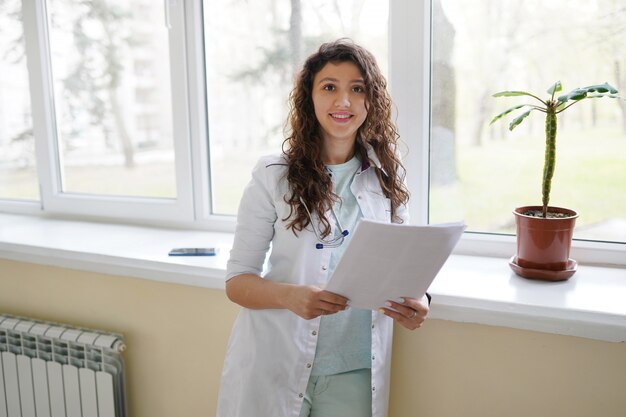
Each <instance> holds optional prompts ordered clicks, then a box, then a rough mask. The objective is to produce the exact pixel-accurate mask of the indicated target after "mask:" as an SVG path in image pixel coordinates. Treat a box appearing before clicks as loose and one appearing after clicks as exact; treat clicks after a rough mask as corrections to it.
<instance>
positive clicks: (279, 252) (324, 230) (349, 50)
mask: <svg viewBox="0 0 626 417" xmlns="http://www.w3.org/2000/svg"><path fill="white" fill-rule="evenodd" d="M290 101H291V110H290V114H289V125H290V131H289V132H288V137H287V139H286V140H285V143H284V149H283V153H282V155H279V156H270V157H264V158H261V160H260V161H259V162H258V164H257V165H256V167H255V168H254V170H253V173H252V180H251V182H250V183H249V184H248V186H247V188H246V190H245V192H244V195H243V198H242V200H241V203H240V208H239V213H238V217H237V228H236V232H235V242H234V244H233V249H232V251H231V254H230V259H229V261H228V267H227V283H226V293H227V295H228V297H229V298H230V299H231V300H232V301H233V302H235V303H237V304H239V305H241V306H242V307H244V308H243V309H242V310H241V312H240V314H239V316H238V317H237V320H236V322H235V324H234V327H233V332H232V335H231V339H230V342H229V346H228V353H227V356H226V360H225V364H224V371H223V376H222V383H221V388H220V397H219V402H218V413H217V414H218V416H219V417H233V416H242V417H244V416H245V417H251V416H260V417H282V416H290V417H297V416H302V417H306V416H313V417H314V416H324V417H332V416H342V417H349V416H355V417H356V416H358V417H364V416H374V417H381V416H386V415H387V403H388V396H389V367H390V359H391V358H390V354H391V338H392V329H393V321H394V320H395V322H397V323H398V324H400V325H402V326H404V327H406V328H409V329H416V328H418V327H420V325H421V324H422V322H423V321H424V319H425V317H426V315H427V314H428V299H427V298H426V296H424V297H423V298H422V299H419V300H418V299H414V298H410V297H405V298H403V299H399V300H390V301H389V302H388V303H387V306H386V307H383V308H381V309H380V310H379V311H369V310H360V309H350V308H349V300H347V299H346V298H345V297H342V296H341V295H339V294H334V293H331V292H328V291H325V290H323V288H324V286H325V284H326V282H327V280H328V278H329V277H330V275H331V274H332V271H333V270H334V268H335V266H336V265H337V262H338V261H339V259H340V258H341V255H342V254H343V251H344V250H345V248H346V246H347V244H348V242H349V240H350V238H351V235H350V232H351V231H353V230H354V227H355V226H356V224H357V222H358V220H359V219H360V218H366V219H374V220H379V221H386V222H398V223H402V222H405V221H407V220H408V212H407V207H406V203H407V201H408V192H407V190H406V188H405V186H404V183H403V180H404V168H403V167H402V165H401V163H400V161H399V158H398V156H397V155H398V154H397V150H396V142H397V138H398V134H397V132H396V129H395V127H394V124H393V122H392V120H391V100H390V98H389V95H388V92H387V90H386V81H385V79H384V77H383V76H382V74H381V73H380V70H379V68H378V66H377V64H376V61H375V59H374V57H373V56H372V55H371V54H370V53H369V52H368V51H366V50H365V49H363V48H362V47H360V46H358V45H356V44H354V43H353V42H351V41H349V40H345V39H344V40H338V41H336V42H331V43H326V44H323V45H322V46H321V47H320V48H319V50H318V51H317V52H316V53H314V54H313V55H311V56H310V57H309V58H308V59H307V60H306V62H305V63H304V67H303V68H302V70H301V71H300V73H299V74H298V77H297V80H296V85H295V87H294V89H293V91H292V93H291V96H290ZM270 246H271V253H270V257H269V261H268V264H267V268H266V271H265V272H264V271H263V264H264V260H265V256H266V254H267V252H268V251H270ZM381 307H382V306H381Z"/></svg>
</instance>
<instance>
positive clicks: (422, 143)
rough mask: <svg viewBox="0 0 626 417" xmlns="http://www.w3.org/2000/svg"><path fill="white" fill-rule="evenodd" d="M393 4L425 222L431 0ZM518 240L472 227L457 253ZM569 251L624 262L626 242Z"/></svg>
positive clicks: (412, 164)
mask: <svg viewBox="0 0 626 417" xmlns="http://www.w3.org/2000/svg"><path fill="white" fill-rule="evenodd" d="M390 7H391V10H390V23H389V28H390V36H389V42H390V45H389V50H390V63H391V64H390V77H389V78H390V80H389V84H390V91H391V95H392V97H393V100H394V103H395V105H396V107H397V109H398V114H397V125H398V130H399V132H400V136H401V138H402V139H403V141H404V142H405V143H406V145H407V146H408V148H409V149H408V152H407V153H406V154H405V155H404V162H405V166H406V167H407V184H408V187H409V191H410V193H411V203H410V208H409V210H410V215H411V223H413V224H422V225H423V224H427V223H428V210H429V202H428V200H429V187H430V184H429V164H430V160H429V159H430V158H429V149H430V144H429V142H430V111H431V109H430V98H431V93H430V70H431V49H430V48H431V33H432V28H431V22H432V19H431V13H432V12H431V1H430V0H427V1H411V0H400V1H397V0H394V1H390ZM511 210H512V209H511ZM511 215H512V214H511ZM516 245H517V243H516V239H515V236H512V235H501V234H490V233H474V232H469V233H464V234H463V237H462V239H461V241H460V242H459V244H458V245H457V247H456V249H455V253H457V254H464V255H475V256H493V257H510V256H512V255H513V254H515V252H516ZM571 256H572V258H574V259H576V260H577V261H579V262H585V263H590V264H602V265H616V266H622V267H623V266H624V265H626V244H621V243H609V242H597V241H585V240H574V241H573V242H572V250H571Z"/></svg>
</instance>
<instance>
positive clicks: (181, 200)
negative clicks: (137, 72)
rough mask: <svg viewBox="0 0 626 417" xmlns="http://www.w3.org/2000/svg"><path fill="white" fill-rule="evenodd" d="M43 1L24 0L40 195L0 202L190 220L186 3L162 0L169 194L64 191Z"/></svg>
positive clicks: (52, 210)
mask: <svg viewBox="0 0 626 417" xmlns="http://www.w3.org/2000/svg"><path fill="white" fill-rule="evenodd" d="M46 7H47V4H46V1H44V0H38V1H33V2H27V1H24V2H22V8H23V9H22V10H23V25H24V39H25V48H26V57H27V67H28V72H29V83H30V96H31V108H32V115H33V132H34V137H35V149H36V150H35V154H36V159H37V175H38V180H39V189H40V200H39V201H35V202H20V204H15V202H12V201H9V202H4V201H3V204H2V208H4V209H9V210H11V209H13V210H19V211H22V209H24V208H25V207H28V206H29V205H30V206H31V208H30V209H29V211H30V212H33V211H35V210H36V209H35V208H34V207H37V206H38V208H39V210H40V211H41V212H42V213H43V214H46V215H47V214H50V215H64V216H66V215H70V216H78V217H82V216H85V217H90V218H93V217H96V218H104V219H116V220H122V221H136V222H140V223H141V222H153V223H155V222H156V221H163V220H165V221H172V222H178V221H182V222H190V221H192V220H193V218H194V207H193V189H192V186H191V185H192V184H193V178H192V170H191V140H190V136H191V135H190V128H191V126H192V125H193V123H192V122H191V120H190V117H189V114H190V112H189V108H190V105H189V104H190V102H189V97H188V92H189V91H191V90H192V89H191V88H189V83H188V79H187V66H188V65H189V64H188V59H187V58H188V57H187V51H188V49H187V47H186V41H187V39H186V38H187V36H186V33H185V30H186V24H185V14H184V10H185V8H184V3H183V2H166V3H165V7H166V8H168V9H169V16H168V17H169V23H170V25H171V28H170V30H169V51H170V58H169V65H170V70H171V89H172V122H173V132H174V140H173V147H174V154H175V167H176V168H175V172H176V194H177V195H176V198H172V199H168V198H142V197H132V196H128V197H127V196H119V197H118V196H108V195H90V194H78V193H70V192H64V191H63V189H62V174H61V172H62V168H61V158H60V154H59V147H58V130H57V126H56V119H55V103H54V93H53V81H52V67H51V59H50V48H49V39H50V38H49V33H48V27H49V19H48V13H47V9H46ZM163 24H165V22H164V23H163ZM13 210H11V211H13Z"/></svg>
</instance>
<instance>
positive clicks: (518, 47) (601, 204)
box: [0, 0, 626, 259]
mask: <svg viewBox="0 0 626 417" xmlns="http://www.w3.org/2000/svg"><path fill="white" fill-rule="evenodd" d="M544 3H545V4H544ZM550 16H558V18H552V19H550V18H549V17H550ZM625 25H626V11H625V10H624V8H623V7H620V6H619V5H617V4H616V2H611V1H609V0H585V1H583V0H568V1H565V0H558V1H556V0H555V1H553V2H547V3H546V2H540V1H538V0H537V1H527V2H519V1H513V0H503V1H501V2H500V1H492V0H484V1H481V2H474V1H469V0H431V1H430V2H416V1H412V0H397V1H396V0H394V1H380V0H346V1H341V2H339V1H334V0H310V1H309V0H307V1H304V0H259V1H254V2H245V1H221V2H220V1H206V0H186V1H178V0H164V1H163V2H154V1H151V0H128V1H122V0H101V1H98V2H75V1H72V0H36V1H25V0H22V1H20V0H5V1H4V2H2V3H1V5H0V35H1V36H0V71H1V72H2V74H3V77H0V78H1V79H0V210H13V211H19V212H24V211H30V212H39V211H42V210H43V211H44V212H46V213H53V214H63V215H70V216H94V217H96V218H115V219H119V220H122V221H130V222H144V221H145V222H147V223H150V224H164V223H165V224H173V225H184V226H191V227H196V228H203V229H211V230H219V231H232V230H233V224H234V216H233V215H234V214H235V213H236V210H237V205H238V202H239V199H240V196H241V194H242V192H243V188H244V186H245V184H246V183H247V181H248V179H249V177H250V172H251V169H252V166H253V164H254V162H255V161H256V160H257V158H258V157H259V156H261V155H262V154H266V153H275V152H279V151H280V148H281V144H282V141H283V132H284V131H283V129H284V126H285V122H286V117H287V114H288V95H289V92H290V90H291V88H292V85H293V76H294V73H295V71H296V69H297V68H298V66H299V65H300V64H301V62H302V59H303V58H304V57H306V56H307V55H308V54H309V53H311V52H312V51H313V50H314V49H316V48H317V47H318V46H319V44H320V43H322V42H324V41H328V40H333V39H337V38H339V37H350V38H352V39H354V40H355V41H356V42H358V43H360V44H362V45H364V46H365V47H367V48H368V49H369V50H371V51H372V52H373V53H374V54H375V56H376V57H377V59H378V61H379V65H380V66H381V68H382V69H383V72H384V73H385V74H386V76H387V79H388V81H389V86H390V90H391V94H392V97H393V100H394V103H395V105H396V108H397V114H396V116H397V124H398V128H399V132H400V134H401V139H402V141H403V142H404V144H405V145H406V146H405V147H404V149H403V151H404V152H405V164H406V167H407V169H408V172H407V176H408V177H407V181H408V185H409V188H410V190H411V194H412V197H411V216H412V222H413V223H422V224H423V223H439V222H445V221H451V220H458V219H464V220H465V221H466V223H467V224H468V226H469V231H471V232H478V234H471V233H470V234H468V236H467V237H466V240H467V241H471V239H473V237H475V236H478V235H479V234H480V236H483V237H484V239H486V240H487V241H489V242H501V241H502V240H499V239H505V240H506V241H507V242H508V243H507V244H512V242H513V239H512V238H511V237H510V236H506V235H507V234H509V235H510V234H511V233H512V232H513V229H512V225H513V216H512V215H511V211H512V209H513V208H514V207H515V206H518V205H523V204H528V203H533V202H534V201H535V200H536V199H538V197H537V196H536V194H537V193H538V192H539V191H538V190H539V188H540V186H539V181H540V179H539V178H538V175H540V171H541V168H540V166H539V165H540V164H541V159H542V158H541V153H542V151H543V144H542V142H543V138H542V121H541V120H540V117H539V118H537V117H535V118H534V119H532V120H531V119H529V120H527V122H526V123H525V125H523V126H522V127H520V128H518V129H517V130H516V131H514V132H508V131H505V130H506V124H501V125H496V126H491V127H489V126H488V122H489V120H490V117H492V116H493V115H494V114H496V113H497V112H498V110H499V109H500V107H499V106H506V105H507V103H506V102H505V100H504V99H503V100H501V101H498V100H496V99H493V98H491V94H493V93H494V92H497V91H500V90H506V89H513V88H519V89H529V90H532V91H537V92H539V93H540V92H541V91H543V90H545V89H546V88H547V87H548V86H549V85H550V84H551V83H553V82H555V81H557V80H560V81H562V82H563V84H564V86H565V88H566V89H569V88H575V87H577V86H580V85H583V84H585V85H586V84H590V83H596V82H598V83H602V82H604V81H609V82H612V83H614V84H615V85H616V86H617V87H618V88H619V89H621V90H622V91H623V92H626V61H625V60H624V57H625V56H626V53H625V52H626V51H625V50H624V48H625V46H624V45H626V38H625V37H626V31H624V30H622V29H623V28H624V27H625ZM565 28H567V30H566V29H565ZM572 45H575V47H574V48H573V47H571V46H572ZM581 63H584V65H581ZM5 74H6V76H5ZM577 107H578V108H575V109H572V110H571V111H568V113H566V114H565V117H563V118H562V119H561V120H562V125H561V126H560V127H559V136H558V140H559V144H558V149H557V152H558V153H559V156H558V159H557V164H558V166H557V170H556V178H555V183H554V187H553V189H554V191H553V196H552V202H553V203H554V204H555V205H563V206H571V207H573V208H575V209H577V210H578V211H579V212H580V213H581V216H580V219H579V224H578V227H577V229H576V236H575V237H577V238H579V239H593V240H596V241H606V242H609V243H607V244H606V245H605V246H602V247H599V248H600V249H599V250H600V251H604V252H607V253H608V252H611V251H613V252H611V253H617V252H615V250H614V249H615V246H610V245H611V244H614V243H615V242H621V243H624V242H626V232H625V230H626V229H625V226H624V224H625V223H626V218H625V217H624V213H625V212H626V200H625V199H624V197H623V196H622V194H624V193H623V192H621V189H622V188H623V186H622V184H624V183H626V178H625V177H624V175H626V171H625V170H624V169H623V167H624V166H625V163H626V160H625V159H626V133H625V130H626V126H625V120H626V102H623V103H621V105H620V102H619V101H617V100H603V101H602V100H597V101H594V102H586V103H583V104H581V105H578V106H577ZM511 184H514V186H511ZM18 203H19V204H18ZM496 234H504V237H502V236H496ZM507 239H508V240H507ZM611 242H613V243H611ZM622 246H624V245H620V247H622ZM609 247H610V248H611V249H610V250H608V249H606V248H609ZM476 248H478V246H477V247H476ZM476 251H480V249H476ZM619 251H621V252H619ZM618 252H619V253H622V256H623V249H618ZM619 256H620V255H617V258H619ZM611 259H613V258H611Z"/></svg>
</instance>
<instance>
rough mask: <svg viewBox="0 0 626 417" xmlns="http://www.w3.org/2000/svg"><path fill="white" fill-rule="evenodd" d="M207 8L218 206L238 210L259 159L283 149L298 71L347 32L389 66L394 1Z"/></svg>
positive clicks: (268, 0) (294, 1) (263, 2)
mask: <svg viewBox="0 0 626 417" xmlns="http://www.w3.org/2000/svg"><path fill="white" fill-rule="evenodd" d="M204 7H205V13H204V16H205V21H204V27H205V38H206V41H205V45H206V62H207V65H206V68H207V97H208V115H209V118H208V119H209V120H208V123H209V138H210V143H211V178H212V179H213V181H212V189H213V212H214V213H219V214H231V215H232V214H235V213H236V211H237V206H238V204H239V200H240V198H241V193H242V192H243V188H244V186H245V184H246V183H247V182H248V180H249V178H250V170H251V167H252V166H253V164H254V163H255V162H256V160H257V159H258V157H259V156H261V155H262V154H264V153H276V152H279V151H280V148H281V144H282V141H283V127H284V125H285V121H286V118H287V113H288V111H289V109H288V102H287V98H288V96H289V92H290V91H291V88H292V87H293V76H294V73H295V72H296V71H297V68H298V67H299V66H300V65H301V64H302V60H303V59H304V58H306V56H308V55H309V54H310V53H312V52H313V51H314V50H315V49H317V47H318V46H319V45H320V43H322V42H326V41H330V40H334V39H337V38H341V37H349V38H351V39H353V40H355V41H356V42H359V43H361V44H362V45H364V46H365V47H367V48H368V49H370V50H371V51H372V52H373V53H374V55H375V56H376V57H377V59H378V61H379V62H378V64H379V65H380V66H381V68H382V70H383V71H384V72H385V73H387V72H388V62H387V56H388V51H387V45H388V42H389V40H388V18H389V2H388V1H379V0H365V1H364V0H350V1H342V2H337V1H329V0H315V1H304V0H291V1H290V0H278V1H276V0H260V1H255V2H209V1H206V2H205V3H204ZM216 39H219V41H217V42H216V41H215V40H216Z"/></svg>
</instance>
